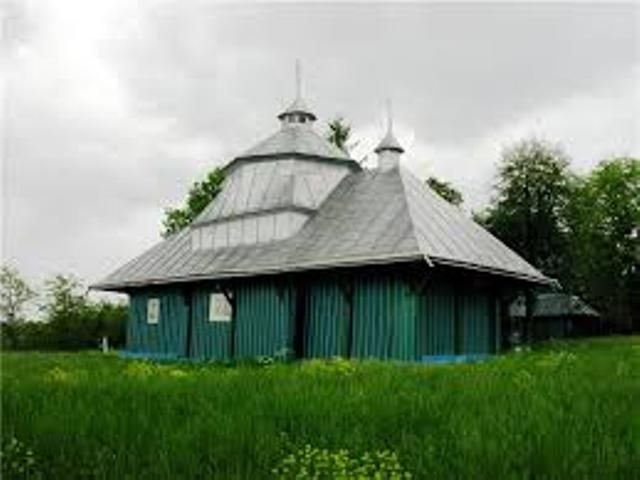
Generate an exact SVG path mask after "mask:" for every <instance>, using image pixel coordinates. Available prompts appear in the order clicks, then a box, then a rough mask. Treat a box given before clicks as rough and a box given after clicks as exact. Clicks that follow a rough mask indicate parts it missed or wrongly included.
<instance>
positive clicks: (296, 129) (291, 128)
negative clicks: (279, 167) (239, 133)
mask: <svg viewBox="0 0 640 480" xmlns="http://www.w3.org/2000/svg"><path fill="white" fill-rule="evenodd" d="M286 153H295V154H302V155H309V156H313V157H322V158H328V159H331V158H334V159H341V160H351V159H350V158H349V156H348V155H347V154H346V153H345V152H343V151H342V150H340V149H339V148H338V147H336V146H335V145H333V144H332V143H330V142H329V141H328V140H326V139H325V138H323V137H322V136H321V135H318V134H317V133H316V132H315V131H314V130H313V129H312V128H311V126H310V125H308V124H291V125H286V126H284V127H283V128H282V129H281V130H279V131H278V132H276V133H274V134H273V135H271V136H270V137H269V138H267V139H266V140H263V141H262V142H260V143H258V144H257V145H255V146H254V147H252V148H250V149H249V150H247V151H246V152H244V153H243V154H241V155H239V156H238V157H237V158H238V159H241V158H246V157H263V156H274V155H279V156H282V155H283V154H286Z"/></svg>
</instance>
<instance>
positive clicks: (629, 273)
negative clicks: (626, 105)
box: [568, 158, 640, 330]
mask: <svg viewBox="0 0 640 480" xmlns="http://www.w3.org/2000/svg"><path fill="white" fill-rule="evenodd" d="M568 211H569V215H568V219H569V230H570V234H571V235H570V239H571V243H570V245H571V248H570V250H569V251H570V258H571V264H572V267H573V268H572V276H571V278H570V280H569V283H570V286H571V287H573V289H574V290H576V291H578V292H579V293H580V294H582V295H583V296H585V297H586V298H587V299H588V300H589V301H590V302H591V303H593V304H594V305H595V306H596V307H598V308H599V309H600V310H601V313H602V314H604V315H605V317H606V318H607V319H609V320H611V321H612V322H614V324H615V326H616V327H617V329H623V330H629V329H631V321H632V319H631V317H632V314H633V313H632V304H633V295H634V294H636V295H637V294H638V292H635V293H634V290H633V289H634V276H635V275H637V270H636V269H637V265H638V260H637V257H636V255H637V250H636V249H637V248H638V240H637V238H636V229H637V228H638V226H640V160H638V159H633V158H616V159H611V160H607V161H604V162H602V163H601V164H600V165H599V166H598V167H597V168H596V169H595V170H593V172H591V174H590V175H588V176H587V177H586V178H584V179H582V180H581V181H580V182H579V183H578V185H577V186H576V188H575V190H574V193H573V197H572V201H571V204H570V207H569V210H568Z"/></svg>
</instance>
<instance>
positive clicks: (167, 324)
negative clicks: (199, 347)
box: [127, 288, 187, 358]
mask: <svg viewBox="0 0 640 480" xmlns="http://www.w3.org/2000/svg"><path fill="white" fill-rule="evenodd" d="M150 298H158V299H159V300H160V312H159V313H160V314H159V319H158V323H157V324H148V323H147V300H148V299H150ZM186 345H187V308H186V305H185V303H184V297H183V295H182V293H181V291H180V290H179V289H176V288H162V289H150V290H144V291H138V292H136V293H134V294H132V295H130V300H129V323H128V325H127V350H128V351H129V352H132V353H137V354H148V355H149V356H157V357H167V358H179V357H184V356H186V353H187V352H186Z"/></svg>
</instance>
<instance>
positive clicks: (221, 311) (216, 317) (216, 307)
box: [209, 293, 231, 322]
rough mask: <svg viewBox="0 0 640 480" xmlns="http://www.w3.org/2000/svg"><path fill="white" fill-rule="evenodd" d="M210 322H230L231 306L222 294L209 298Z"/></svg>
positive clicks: (214, 294) (215, 294) (212, 295)
mask: <svg viewBox="0 0 640 480" xmlns="http://www.w3.org/2000/svg"><path fill="white" fill-rule="evenodd" d="M209 321H210V322H230V321H231V304H230V303H229V300H227V297H225V296H224V294H222V293H212V294H211V296H210V297H209Z"/></svg>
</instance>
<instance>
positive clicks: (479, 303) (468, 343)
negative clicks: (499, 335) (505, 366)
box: [458, 291, 495, 354]
mask: <svg viewBox="0 0 640 480" xmlns="http://www.w3.org/2000/svg"><path fill="white" fill-rule="evenodd" d="M460 302H461V307H462V308H460V315H461V325H462V332H461V333H462V335H461V338H462V345H461V351H460V352H458V353H462V354H489V353H491V352H492V351H493V344H494V342H495V337H494V335H493V325H492V322H495V319H493V318H492V315H491V310H492V307H491V302H490V297H489V295H488V294H486V293H481V292H471V291H467V292H464V293H462V294H461V295H460Z"/></svg>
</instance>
